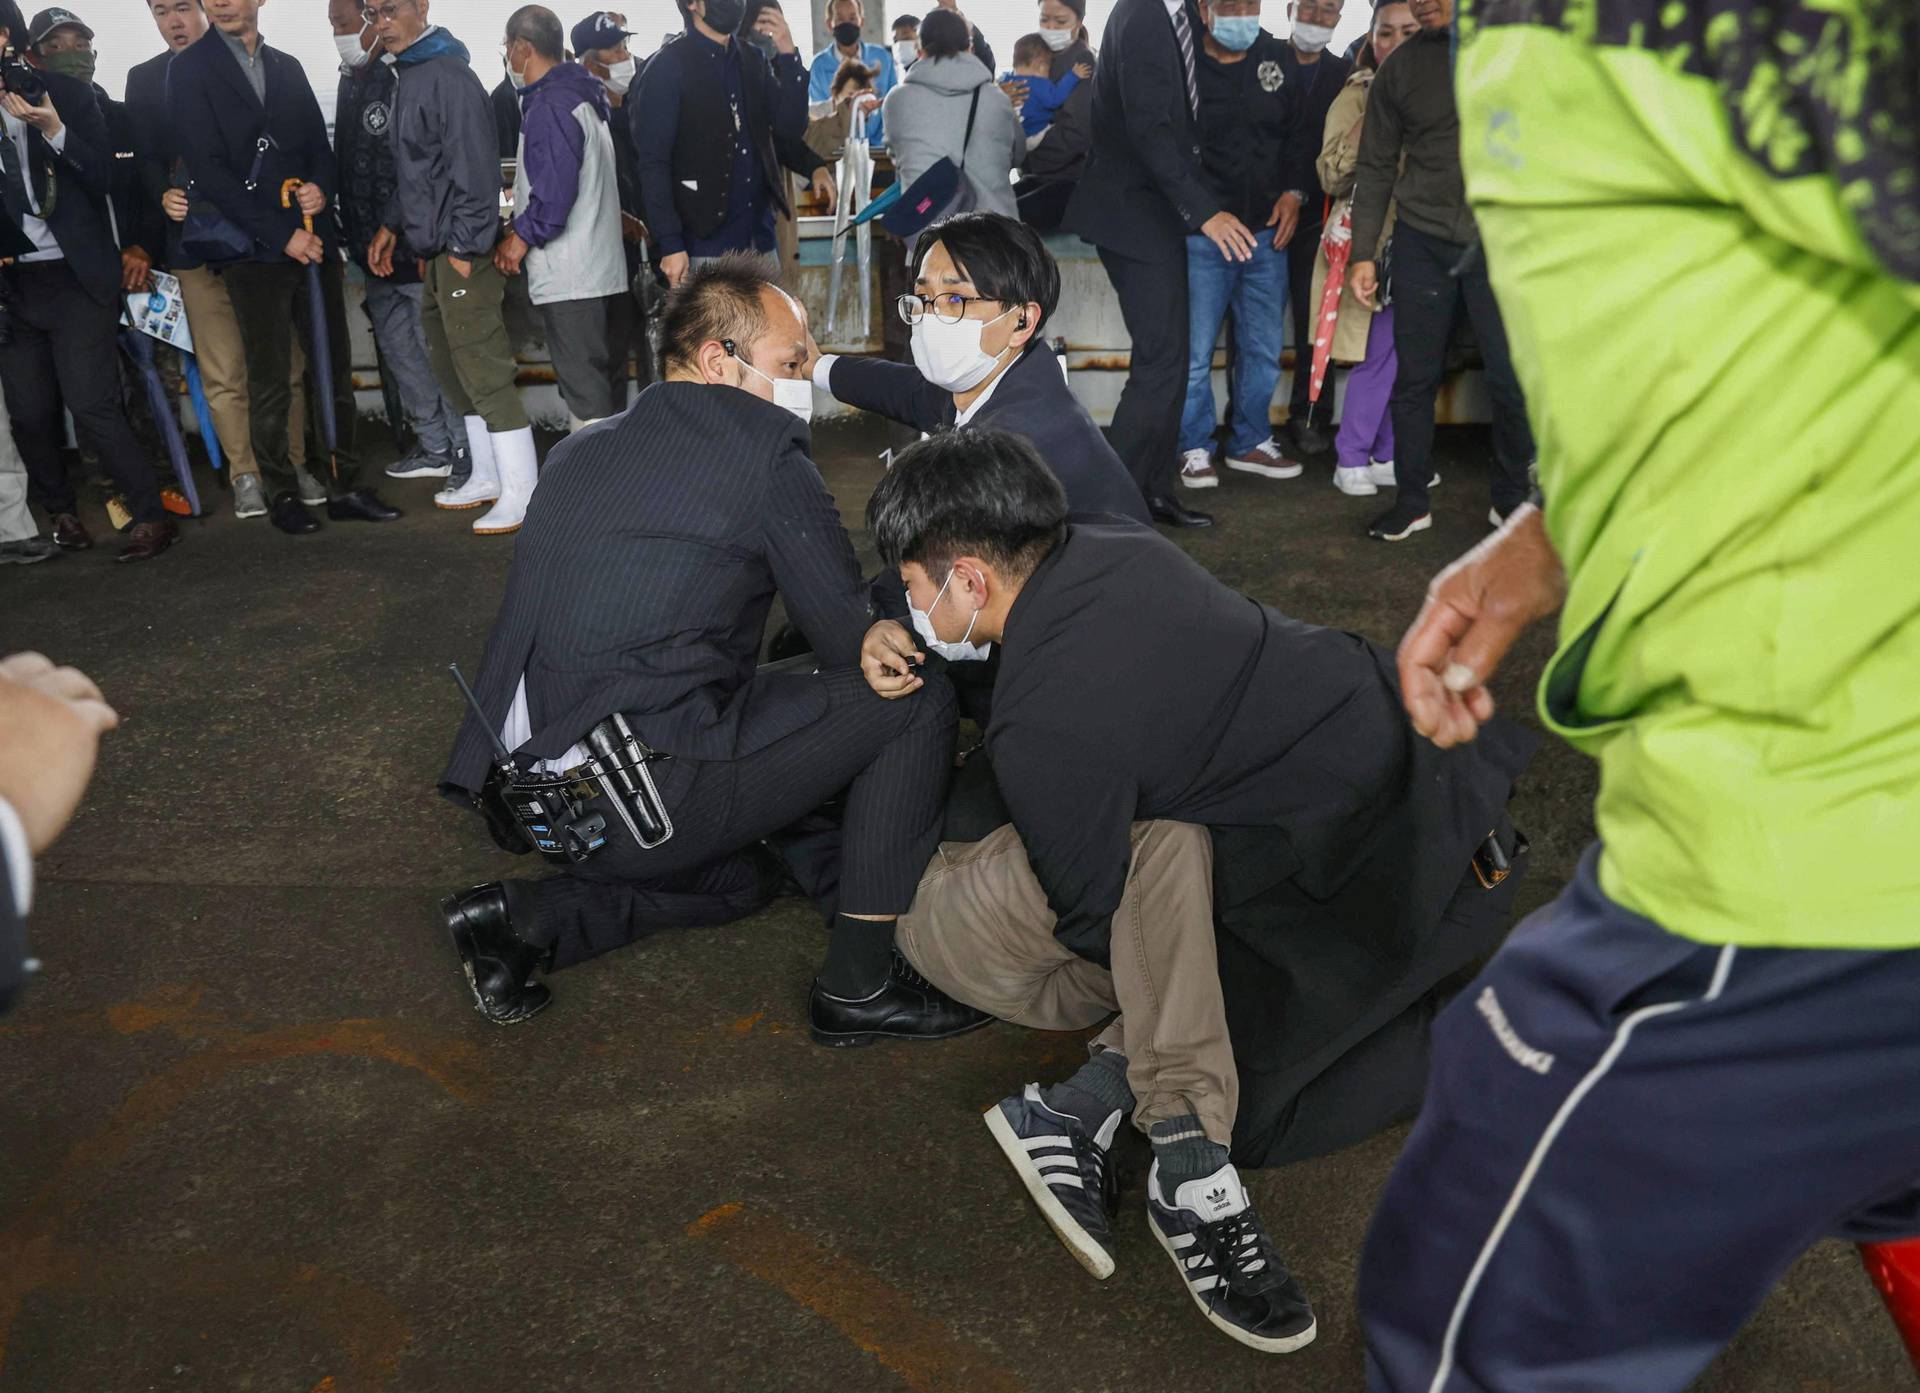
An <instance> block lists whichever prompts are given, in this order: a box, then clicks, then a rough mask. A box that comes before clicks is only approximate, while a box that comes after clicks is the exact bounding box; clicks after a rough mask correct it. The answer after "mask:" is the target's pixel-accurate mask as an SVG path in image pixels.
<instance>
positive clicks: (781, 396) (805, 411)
mask: <svg viewBox="0 0 1920 1393" xmlns="http://www.w3.org/2000/svg"><path fill="white" fill-rule="evenodd" d="M727 351H728V352H729V353H733V350H732V349H728V350H727ZM733 361H734V362H736V363H738V364H739V365H740V366H741V367H743V368H745V369H746V370H747V371H748V372H750V373H752V374H753V375H754V376H755V377H760V378H765V379H766V380H767V381H768V382H770V383H772V384H773V404H774V405H775V406H784V407H786V409H787V410H789V411H791V412H792V413H793V414H794V415H796V416H798V417H799V418H800V419H801V420H803V421H809V422H810V421H812V420H813V384H812V383H811V382H808V381H806V380H805V379H803V378H798V377H767V375H766V374H765V373H764V372H761V371H760V369H758V368H756V367H755V366H754V365H753V364H752V363H749V362H748V361H747V360H746V359H745V358H742V357H741V356H740V355H739V354H738V353H734V354H733Z"/></svg>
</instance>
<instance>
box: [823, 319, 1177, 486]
mask: <svg viewBox="0 0 1920 1393" xmlns="http://www.w3.org/2000/svg"><path fill="white" fill-rule="evenodd" d="M831 385H832V387H833V395H834V398H835V400H837V401H842V402H845V403H846V404H847V405H848V406H857V407H859V408H860V409H861V410H863V411H876V412H878V413H879V414H880V415H882V416H886V417H889V418H890V419H892V420H895V421H899V422H901V423H902V424H905V425H909V426H912V427H914V428H915V429H916V430H923V431H926V432H928V433H929V434H931V433H932V432H934V431H941V430H946V429H948V428H949V427H951V426H952V425H953V420H954V416H955V414H956V413H955V412H954V409H953V394H952V393H950V392H946V391H943V390H942V389H940V388H939V387H936V386H934V385H933V384H932V383H931V382H929V381H927V379H926V378H924V377H922V376H921V375H920V371H919V369H918V368H915V367H912V366H910V365H909V364H906V363H889V362H886V361H884V360H882V359H878V358H851V357H848V358H839V359H837V360H835V362H834V365H833V377H832V384H831ZM968 424H969V425H972V426H978V427H982V428H985V427H987V426H991V427H993V428H994V429H995V430H1005V431H1012V432H1013V433H1014V434H1015V435H1020V436H1025V437H1026V439H1027V442H1028V443H1029V444H1031V445H1032V446H1033V447H1034V449H1035V450H1037V451H1039V453H1040V458H1041V459H1043V460H1045V461H1046V464H1047V468H1049V469H1051V470H1052V471H1053V472H1054V475H1055V476H1056V477H1057V478H1058V479H1059V480H1060V485H1061V487H1062V488H1064V489H1066V491H1067V507H1068V509H1069V510H1070V511H1072V512H1075V513H1114V514H1117V515H1118V516H1120V517H1123V518H1132V519H1134V520H1135V521H1136V522H1143V523H1150V522H1152V520H1153V519H1152V518H1151V517H1150V516H1149V515H1148V513H1147V504H1146V500H1145V499H1144V498H1143V497H1142V496H1141V493H1140V486H1139V485H1138V484H1136V483H1134V481H1133V476H1132V475H1131V474H1129V473H1127V467H1126V465H1124V464H1122V463H1121V462H1120V456H1118V455H1116V454H1115V453H1114V452H1113V446H1111V445H1109V444H1108V443H1107V438H1106V436H1104V435H1103V434H1101V432H1100V427H1099V426H1097V425H1095V424H1094V422H1093V417H1092V416H1090V415H1088V414H1087V408H1086V407H1084V406H1082V405H1081V404H1080V399H1079V398H1078V397H1076V396H1074V394H1073V391H1072V389H1071V388H1070V387H1068V386H1067V379H1066V376H1065V374H1063V373H1062V372H1061V371H1060V359H1059V358H1058V356H1056V355H1055V353H1054V351H1053V349H1052V348H1050V347H1049V346H1048V345H1047V344H1046V343H1044V342H1040V341H1036V342H1034V343H1032V344H1029V345H1028V346H1027V350H1026V352H1024V353H1022V354H1021V355H1020V357H1019V359H1018V360H1017V361H1016V362H1015V363H1014V364H1013V366H1011V367H1009V368H1008V369H1007V371H1006V373H1005V375H1003V376H1002V377H1001V379H1000V381H999V383H998V385H996V386H995V387H994V389H993V394H992V395H991V396H989V397H988V398H987V399H986V401H985V403H984V404H982V406H981V407H980V410H979V412H978V413H977V414H975V415H974V417H973V419H972V420H971V421H970V422H969V423H968Z"/></svg>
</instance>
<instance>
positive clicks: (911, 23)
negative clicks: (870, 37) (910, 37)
mask: <svg viewBox="0 0 1920 1393" xmlns="http://www.w3.org/2000/svg"><path fill="white" fill-rule="evenodd" d="M902 29H911V30H913V32H914V33H916V34H918V33H919V32H920V16H919V15H896V16H895V17H894V21H893V32H894V33H896V34H898V33H899V32H900V31H901V30H902Z"/></svg>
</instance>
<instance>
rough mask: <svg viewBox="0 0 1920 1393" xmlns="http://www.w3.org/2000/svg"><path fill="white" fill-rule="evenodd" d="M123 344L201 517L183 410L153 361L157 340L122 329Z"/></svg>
mask: <svg viewBox="0 0 1920 1393" xmlns="http://www.w3.org/2000/svg"><path fill="white" fill-rule="evenodd" d="M120 346H121V347H122V348H124V349H125V350H126V351H127V355H128V356H129V357H131V358H132V359H133V361H134V364H135V365H136V366H137V367H138V368H139V369H140V380H141V381H142V382H143V383H145V384H146V389H147V405H148V407H150V408H151V409H152V411H153V420H154V424H155V425H157V426H159V427H160V437H161V439H163V440H164V441H166V444H167V456H168V458H170V459H171V460H172V461H173V472H174V476H175V477H176V478H178V479H179V480H180V492H182V493H184V494H185V495H186V496H187V502H188V503H189V504H191V505H192V507H193V513H192V516H193V517H199V516H200V494H199V491H198V490H196V489H195V488H194V486H193V467H192V465H191V464H189V463H188V461H187V442H186V441H184V440H182V439H181V438H180V411H179V408H178V407H176V406H175V405H174V404H173V403H172V402H171V401H169V400H168V398H167V388H166V384H165V383H163V382H161V380H160V369H159V367H158V365H157V364H155V362H154V361H153V340H151V339H149V338H148V337H147V336H146V335H145V334H143V333H141V332H140V331H139V330H138V329H122V330H121V331H120Z"/></svg>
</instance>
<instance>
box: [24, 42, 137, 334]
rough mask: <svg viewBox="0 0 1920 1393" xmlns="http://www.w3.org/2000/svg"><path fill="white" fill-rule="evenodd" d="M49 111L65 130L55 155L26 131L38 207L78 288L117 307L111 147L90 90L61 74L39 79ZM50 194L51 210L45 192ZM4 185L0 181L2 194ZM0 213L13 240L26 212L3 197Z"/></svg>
mask: <svg viewBox="0 0 1920 1393" xmlns="http://www.w3.org/2000/svg"><path fill="white" fill-rule="evenodd" d="M40 76H41V78H42V80H44V81H45V82H46V84H47V92H48V94H49V95H51V96H52V98H53V109H54V110H55V111H57V112H59V113H60V120H61V123H62V124H63V125H65V126H66V128H67V137H66V140H65V142H64V144H63V145H62V147H61V149H60V151H59V152H58V153H56V152H55V151H54V149H53V147H52V146H51V145H49V144H47V142H46V138H45V137H44V136H42V135H41V134H40V132H39V131H37V130H34V129H33V128H32V127H28V129H27V169H28V173H29V174H30V175H31V177H32V179H33V187H34V188H35V189H36V190H37V191H38V195H37V196H38V197H39V200H40V206H41V207H42V208H43V209H47V219H46V222H47V227H48V228H49V229H50V230H51V231H52V233H53V236H54V240H55V241H57V242H58V243H59V244H60V251H61V254H62V255H64V256H65V257H66V259H67V266H68V267H69V268H70V269H71V270H72V271H73V274H74V277H75V278H76V279H77V280H78V281H79V282H80V285H81V287H82V288H83V289H84V290H85V291H86V292H87V294H88V295H89V296H91V297H92V298H93V299H94V300H96V301H98V302H99V303H100V304H102V305H117V304H118V303H119V300H120V246H119V243H118V242H116V241H115V240H114V236H113V228H112V225H111V224H110V223H109V222H108V221H107V198H108V196H109V195H110V194H111V193H112V192H113V143H112V141H111V140H110V139H109V137H108V135H107V121H106V118H105V117H104V116H103V115H101V113H100V104H99V103H98V102H96V101H95V100H94V98H93V88H92V87H90V86H88V85H87V84H86V83H84V82H80V81H78V80H77V79H75V78H71V77H66V76H63V75H62V74H60V73H42V74H40ZM50 182H51V185H52V187H53V190H54V196H53V199H52V203H51V207H50V208H49V206H48V200H47V195H46V190H47V188H48V187H49V183H50ZM5 184H6V181H5V180H0V189H4V187H5ZM4 209H5V213H6V217H7V221H9V222H10V223H12V224H13V227H14V228H15V229H16V235H19V236H24V235H25V234H24V233H18V232H17V229H18V228H19V226H20V219H21V217H22V216H24V215H26V214H27V213H28V212H29V211H30V210H29V209H27V208H24V207H19V206H16V204H15V202H14V199H13V196H12V194H11V193H6V194H5V198H4Z"/></svg>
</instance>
